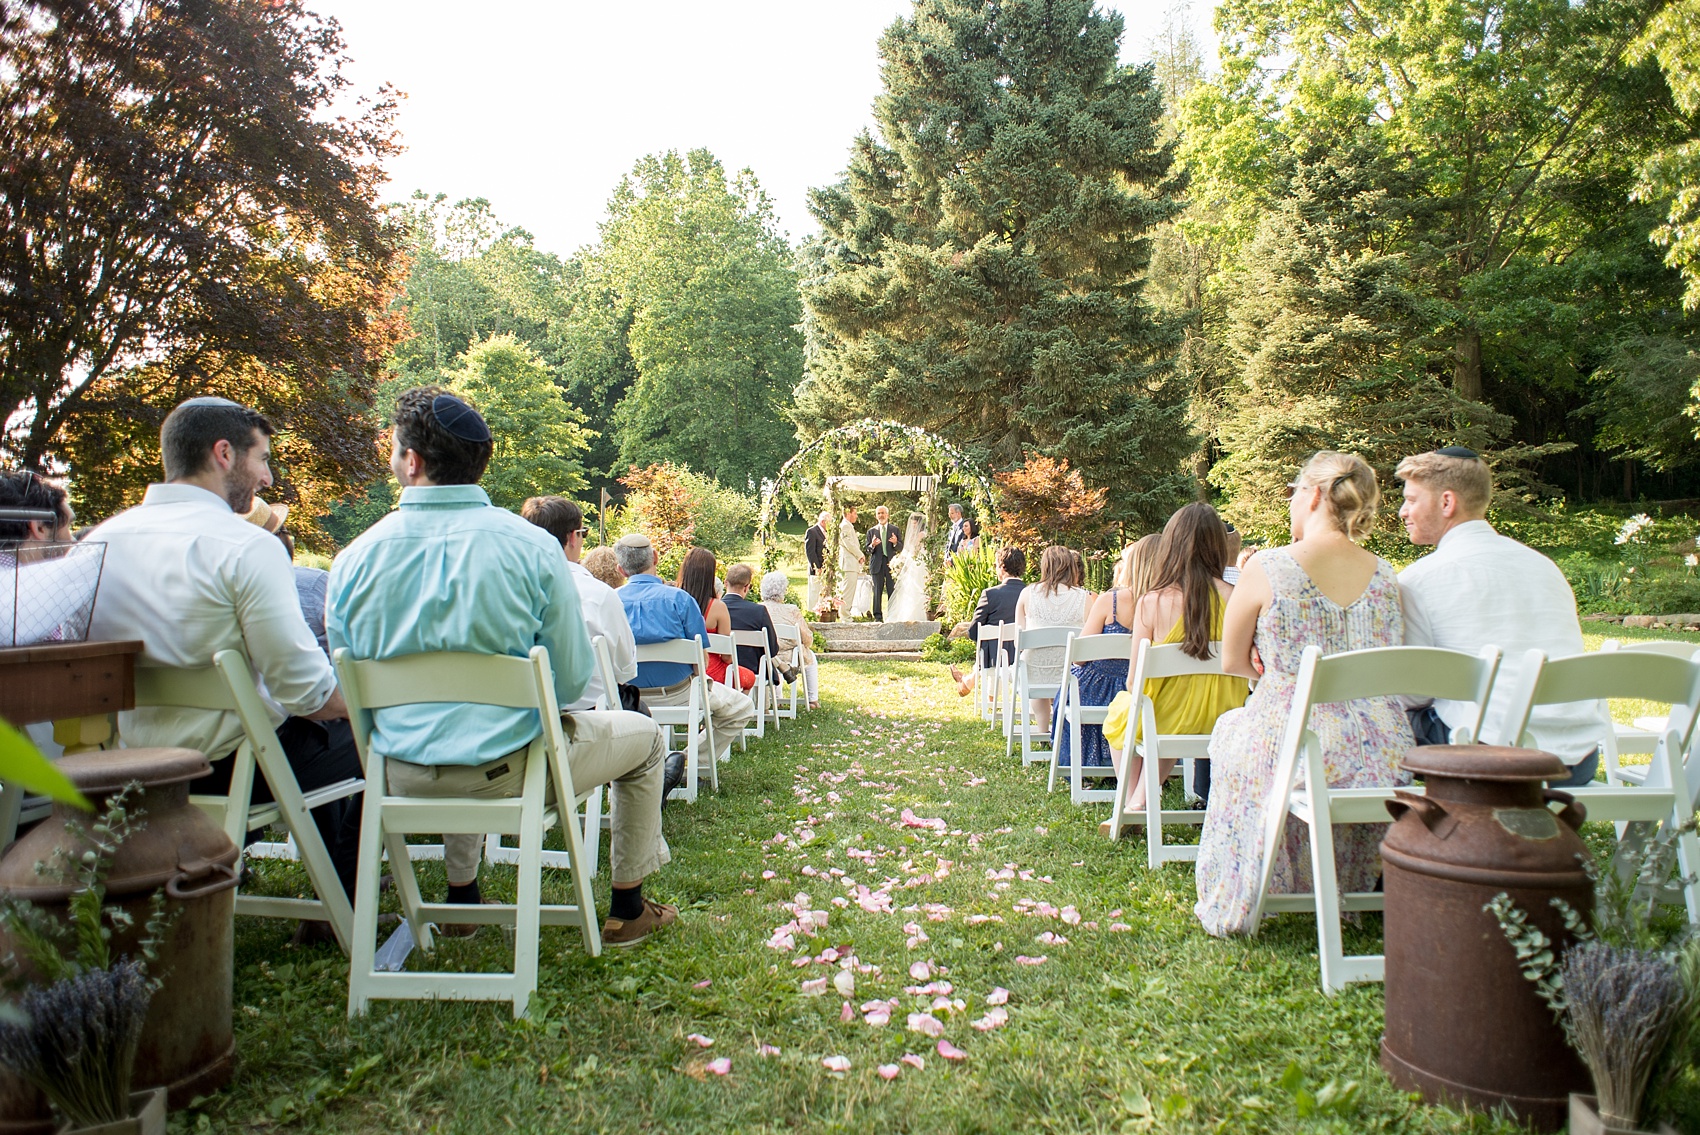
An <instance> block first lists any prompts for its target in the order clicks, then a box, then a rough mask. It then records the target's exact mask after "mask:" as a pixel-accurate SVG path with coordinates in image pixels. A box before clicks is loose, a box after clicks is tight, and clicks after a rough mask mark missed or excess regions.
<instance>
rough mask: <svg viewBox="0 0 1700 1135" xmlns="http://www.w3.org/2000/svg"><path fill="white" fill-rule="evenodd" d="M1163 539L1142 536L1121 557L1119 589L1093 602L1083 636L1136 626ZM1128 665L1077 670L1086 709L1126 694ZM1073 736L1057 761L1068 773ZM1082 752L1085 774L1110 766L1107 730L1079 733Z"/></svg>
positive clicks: (1065, 738)
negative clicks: (1138, 607) (1135, 611)
mask: <svg viewBox="0 0 1700 1135" xmlns="http://www.w3.org/2000/svg"><path fill="white" fill-rule="evenodd" d="M1159 539H1160V537H1159V536H1158V534H1157V533H1155V532H1153V533H1151V534H1150V535H1149V536H1142V537H1141V538H1140V539H1139V540H1137V541H1135V542H1134V543H1133V544H1130V545H1129V546H1128V547H1127V550H1126V551H1124V552H1122V556H1121V560H1120V561H1119V562H1118V563H1117V564H1116V575H1115V582H1114V586H1112V587H1111V588H1110V589H1109V590H1108V591H1106V592H1104V593H1103V594H1102V595H1100V596H1098V598H1097V599H1096V600H1095V601H1094V602H1093V604H1092V609H1091V610H1089V611H1087V612H1086V625H1085V626H1083V627H1081V628H1080V633H1081V634H1083V635H1091V634H1128V633H1130V631H1129V628H1130V627H1131V626H1132V624H1133V608H1134V605H1135V604H1137V603H1138V602H1139V597H1140V596H1141V595H1144V594H1145V592H1146V591H1147V590H1149V589H1150V586H1151V576H1152V572H1153V570H1154V569H1155V567H1156V564H1157V543H1158V540H1159ZM1127 670H1128V664H1127V663H1126V662H1124V661H1122V660H1120V659H1114V658H1104V659H1099V660H1098V661H1097V662H1085V663H1082V664H1080V665H1077V666H1075V667H1074V669H1073V674H1074V678H1075V681H1076V682H1077V683H1078V684H1079V686H1080V704H1081V705H1109V704H1110V703H1111V702H1112V701H1114V700H1115V697H1116V695H1117V694H1119V693H1121V692H1122V691H1123V690H1125V689H1127ZM1068 747H1069V731H1068V730H1066V729H1064V730H1062V740H1061V742H1060V743H1059V749H1060V752H1059V754H1058V757H1057V761H1058V763H1059V764H1061V765H1062V766H1063V767H1064V768H1067V767H1068V762H1069V759H1070V757H1069V751H1068ZM1080 747H1081V749H1082V750H1083V752H1084V757H1085V766H1084V767H1086V768H1103V767H1106V766H1108V765H1109V764H1110V763H1111V761H1110V743H1109V742H1108V741H1106V740H1104V730H1103V729H1102V728H1100V727H1099V726H1097V725H1082V726H1081V727H1080Z"/></svg>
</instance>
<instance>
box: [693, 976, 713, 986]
mask: <svg viewBox="0 0 1700 1135" xmlns="http://www.w3.org/2000/svg"><path fill="white" fill-rule="evenodd" d="M713 984H714V979H713V978H712V977H705V978H703V979H702V980H701V981H699V982H697V983H696V984H695V985H693V986H691V988H692V989H707V988H708V987H709V986H711V985H713Z"/></svg>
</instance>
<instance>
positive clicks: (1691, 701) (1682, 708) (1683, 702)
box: [1495, 650, 1700, 924]
mask: <svg viewBox="0 0 1700 1135" xmlns="http://www.w3.org/2000/svg"><path fill="white" fill-rule="evenodd" d="M1609 698H1642V699H1644V700H1647V701H1656V702H1664V703H1666V704H1667V705H1669V706H1670V710H1671V712H1670V717H1669V719H1668V720H1667V723H1666V728H1665V730H1664V734H1663V736H1662V737H1660V738H1659V742H1658V744H1657V745H1655V746H1654V748H1653V759H1652V762H1651V763H1650V764H1649V765H1648V766H1647V772H1646V775H1645V776H1644V777H1643V778H1642V781H1641V783H1640V784H1622V785H1614V784H1592V785H1588V786H1585V787H1581V788H1567V789H1565V790H1564V791H1565V792H1566V793H1568V794H1569V795H1570V796H1572V797H1574V798H1575V799H1576V800H1577V802H1579V803H1580V804H1581V805H1582V806H1583V807H1584V808H1586V809H1587V812H1588V816H1587V818H1588V819H1590V820H1603V821H1613V822H1618V823H1624V824H1637V825H1643V824H1664V825H1666V830H1668V831H1674V830H1676V829H1677V828H1678V827H1679V826H1681V825H1682V824H1685V823H1687V821H1688V819H1689V818H1690V817H1691V816H1693V815H1694V789H1693V785H1692V782H1691V781H1690V779H1689V777H1690V775H1691V770H1690V769H1689V768H1688V767H1687V765H1686V763H1685V761H1684V754H1686V753H1687V752H1688V749H1689V743H1690V741H1691V740H1692V737H1693V732H1694V722H1695V716H1696V714H1697V713H1700V662H1696V661H1695V660H1693V659H1682V658H1672V657H1670V656H1669V655H1666V654H1659V653H1651V652H1645V651H1627V650H1615V651H1595V652H1592V653H1588V654H1573V655H1571V656H1569V657H1568V658H1553V659H1550V660H1549V659H1548V658H1547V657H1546V656H1545V654H1543V653H1542V652H1541V651H1539V650H1531V651H1529V652H1528V654H1526V655H1524V661H1523V670H1522V672H1521V674H1520V676H1519V681H1518V683H1517V688H1516V690H1515V691H1514V692H1513V694H1512V699H1511V703H1510V705H1509V706H1508V707H1507V710H1506V715H1505V723H1504V735H1503V736H1502V737H1500V738H1497V739H1495V743H1497V744H1502V745H1503V744H1512V743H1517V744H1523V745H1530V744H1532V743H1533V741H1534V737H1533V736H1532V735H1531V734H1530V733H1529V732H1528V723H1529V714H1530V712H1531V711H1532V710H1533V709H1534V707H1535V706H1538V705H1557V704H1562V703H1565V702H1579V701H1595V700H1604V699H1609ZM1608 720H1609V719H1608ZM1513 739H1515V740H1513ZM1642 832H1643V833H1644V832H1645V828H1642ZM1620 838H1627V837H1626V836H1620ZM1677 876H1678V886H1679V887H1680V890H1681V895H1680V901H1681V903H1682V905H1683V906H1684V907H1685V908H1686V909H1687V912H1688V920H1689V921H1690V922H1692V923H1696V924H1700V877H1697V876H1700V840H1696V838H1695V834H1694V832H1692V831H1688V832H1684V833H1683V834H1682V835H1680V836H1679V837H1678V838H1677ZM1661 897H1663V896H1661Z"/></svg>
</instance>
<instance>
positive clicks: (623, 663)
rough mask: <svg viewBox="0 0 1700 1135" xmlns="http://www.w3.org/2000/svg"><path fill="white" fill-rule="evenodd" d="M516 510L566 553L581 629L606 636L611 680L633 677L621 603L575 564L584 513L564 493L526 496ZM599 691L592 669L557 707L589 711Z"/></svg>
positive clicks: (632, 644)
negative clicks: (575, 694) (571, 698)
mask: <svg viewBox="0 0 1700 1135" xmlns="http://www.w3.org/2000/svg"><path fill="white" fill-rule="evenodd" d="M519 514H520V515H521V516H523V517H524V518H525V519H526V520H529V521H530V522H531V523H533V524H535V525H537V527H539V528H541V529H543V531H545V532H547V533H549V535H551V536H553V537H554V538H555V539H556V540H557V541H558V542H559V543H560V545H561V551H562V552H563V553H564V554H565V555H566V557H567V571H568V572H569V573H570V574H571V575H572V577H573V583H574V584H576V585H577V586H578V597H579V604H580V608H581V609H582V610H583V612H584V623H585V628H586V629H587V630H589V632H590V636H591V637H592V638H595V637H596V636H597V635H601V636H602V637H603V639H604V640H606V642H607V644H608V657H609V659H610V660H611V661H612V662H613V663H614V679H615V681H617V682H620V683H621V684H628V683H631V682H633V681H635V680H636V679H637V639H636V638H635V637H633V635H632V624H631V622H630V620H628V619H627V618H626V608H625V605H624V604H622V603H621V602H620V596H619V595H618V594H616V593H615V591H614V589H613V588H612V587H609V586H608V585H607V584H606V583H603V582H602V581H601V580H600V579H597V578H596V577H595V576H594V575H591V574H590V572H589V571H588V570H587V569H586V568H585V567H584V565H582V564H580V563H579V560H580V558H582V557H583V555H584V534H585V531H586V529H585V527H584V512H583V511H582V510H581V509H580V508H579V506H578V505H576V504H574V503H573V502H572V501H570V500H568V499H566V498H565V497H531V498H529V499H528V500H527V501H526V502H525V503H524V504H523V505H521V506H520V510H519ZM610 694H611V695H612V696H611V697H610V699H609V704H610V706H611V707H612V708H614V709H619V708H620V693H619V691H618V690H613V691H610ZM601 695H602V675H601V674H600V673H598V672H597V671H596V670H592V671H591V673H590V681H589V682H587V683H585V687H584V693H582V694H580V695H579V698H578V700H577V701H575V702H574V703H573V704H572V705H564V706H562V707H561V708H562V709H565V710H574V711H577V710H586V709H595V708H596V699H597V698H599V697H600V696H601ZM627 708H630V707H627Z"/></svg>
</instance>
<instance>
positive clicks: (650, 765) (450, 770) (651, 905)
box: [325, 387, 678, 946]
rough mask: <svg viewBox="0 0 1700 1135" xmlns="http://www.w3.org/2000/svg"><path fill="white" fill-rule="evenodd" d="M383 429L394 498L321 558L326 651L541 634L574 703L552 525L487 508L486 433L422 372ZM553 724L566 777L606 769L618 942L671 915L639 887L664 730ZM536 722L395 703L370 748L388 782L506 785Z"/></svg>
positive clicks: (575, 717) (457, 862)
mask: <svg viewBox="0 0 1700 1135" xmlns="http://www.w3.org/2000/svg"><path fill="white" fill-rule="evenodd" d="M393 435H394V442H393V446H392V452H391V457H390V469H391V471H392V472H393V473H394V474H395V477H396V480H397V481H398V482H399V483H400V484H401V486H402V491H401V506H400V508H398V509H397V510H396V511H395V512H392V513H391V514H390V515H388V516H386V517H385V518H384V519H383V520H380V521H379V522H378V523H377V524H375V525H373V526H372V528H371V529H369V530H368V531H367V532H365V533H364V534H363V535H361V536H360V537H359V538H358V539H356V540H355V541H354V542H353V543H352V544H350V545H349V546H348V548H347V549H346V550H344V551H343V553H342V554H341V555H340V556H338V557H337V559H336V562H335V564H333V565H332V568H331V580H330V597H329V600H328V603H327V607H326V619H325V624H326V631H327V634H328V636H329V639H330V645H331V649H332V651H335V650H338V649H341V648H344V647H346V648H347V649H348V650H349V651H350V652H351V653H352V654H353V655H354V656H355V657H356V658H374V659H384V658H396V657H401V656H404V655H409V654H425V653H433V652H439V651H464V652H469V653H473V654H505V655H510V656H513V657H519V658H523V657H525V656H526V655H527V654H528V653H530V651H531V648H532V647H534V646H544V647H547V648H548V650H549V661H550V663H551V665H552V666H553V668H554V676H555V696H556V698H557V699H558V700H559V702H560V704H562V705H569V704H571V703H572V702H573V701H574V700H575V699H576V698H577V697H578V696H579V694H580V692H581V691H582V690H583V689H584V685H585V683H586V681H587V680H588V679H589V677H590V674H591V670H592V667H593V660H592V654H591V648H590V637H589V635H588V633H587V632H586V630H585V623H584V616H583V613H582V612H581V610H580V606H579V596H578V590H577V588H576V587H575V586H574V584H573V581H572V577H571V576H570V575H569V574H568V571H567V565H566V560H565V559H564V558H563V557H562V555H561V549H560V546H559V545H558V544H556V543H555V542H554V540H552V539H551V538H550V537H549V534H548V533H546V532H544V531H543V530H542V529H540V528H537V527H535V526H533V525H531V524H528V523H526V522H525V521H524V520H521V519H520V518H519V517H517V516H515V515H513V514H512V513H510V512H506V511H504V510H502V509H498V508H495V507H493V506H492V505H491V503H490V498H489V496H488V495H486V494H485V492H484V490H483V489H481V488H479V487H478V480H479V478H480V477H482V476H483V475H484V469H485V466H486V465H488V463H489V460H490V454H491V451H492V449H493V445H494V439H493V438H492V437H491V434H490V430H489V427H488V426H487V425H486V424H485V422H484V419H483V418H482V417H480V416H479V415H478V413H477V411H475V410H474V409H472V407H470V406H468V405H467V404H466V403H465V402H463V401H461V400H460V399H459V398H456V397H454V396H453V395H450V394H447V393H445V392H443V391H442V390H440V389H438V388H436V387H419V388H415V389H413V390H409V391H407V392H405V393H403V394H402V396H401V397H400V398H398V399H397V400H396V407H395V415H394V430H393ZM562 724H563V726H564V727H565V731H566V736H567V739H568V741H569V742H570V744H569V749H568V761H569V763H570V766H571V771H572V777H573V782H574V784H575V785H576V786H579V787H588V786H590V785H594V784H603V783H606V782H609V781H612V782H613V791H612V793H611V795H612V800H613V838H612V849H611V852H610V860H611V867H612V871H613V876H614V886H613V900H612V906H611V908H610V916H609V918H608V921H607V922H606V923H605V924H604V926H603V930H602V937H603V941H604V942H606V943H607V944H609V945H611V946H629V945H632V944H634V943H636V942H638V941H641V940H642V939H643V938H645V937H647V936H648V935H649V934H650V932H651V931H653V930H655V929H658V928H659V927H661V926H665V925H667V924H669V923H671V922H673V921H674V920H675V919H676V918H677V917H678V912H677V910H676V909H675V908H673V907H671V906H667V905H664V904H661V903H656V902H653V901H651V900H648V899H645V898H644V897H643V890H642V883H643V879H644V877H645V876H647V875H648V874H650V873H651V872H652V871H654V870H656V869H657V868H659V867H660V866H661V865H662V864H664V863H666V862H667V861H668V859H669V854H668V850H667V844H666V841H665V840H663V839H662V837H661V779H662V761H663V758H664V757H665V750H664V748H663V746H662V741H661V731H660V730H659V729H658V728H657V727H656V725H655V723H654V722H653V721H651V720H650V719H649V718H647V717H645V716H644V715H642V714H639V713H627V712H623V711H615V712H595V711H585V712H572V713H566V714H563V715H562ZM541 732H542V723H541V722H540V721H539V720H538V718H537V713H536V711H534V710H519V709H507V708H503V707H500V706H484V705H466V704H460V703H432V704H420V705H409V706H395V707H391V708H388V709H381V710H378V711H377V712H376V713H375V714H374V715H373V730H372V740H371V745H370V752H369V753H368V759H369V760H375V759H379V758H383V759H384V760H385V762H386V763H385V766H384V768H385V776H386V778H387V780H388V787H389V790H390V791H392V792H394V793H395V794H397V795H402V796H471V797H501V796H517V795H519V794H520V792H521V791H522V789H523V784H524V779H525V758H526V753H525V750H526V747H527V746H528V745H530V744H531V742H532V741H533V740H535V739H536V738H537V737H538V736H539V735H540V734H541ZM568 806H570V804H568ZM482 842H483V840H482V837H480V836H476V835H447V836H445V837H444V839H443V850H444V860H445V866H446V867H447V870H448V877H449V896H448V901H449V902H452V903H476V902H479V901H481V898H480V894H479V890H478V861H479V854H480V848H481V845H482ZM362 866H363V869H374V868H376V866H377V865H376V864H364V865H362ZM476 929H477V928H476V926H474V925H471V924H465V925H461V926H451V927H444V928H443V932H444V933H445V934H450V935H458V936H466V935H469V934H471V933H473V932H475V931H476Z"/></svg>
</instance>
